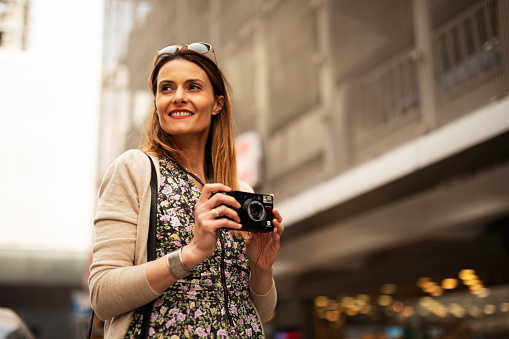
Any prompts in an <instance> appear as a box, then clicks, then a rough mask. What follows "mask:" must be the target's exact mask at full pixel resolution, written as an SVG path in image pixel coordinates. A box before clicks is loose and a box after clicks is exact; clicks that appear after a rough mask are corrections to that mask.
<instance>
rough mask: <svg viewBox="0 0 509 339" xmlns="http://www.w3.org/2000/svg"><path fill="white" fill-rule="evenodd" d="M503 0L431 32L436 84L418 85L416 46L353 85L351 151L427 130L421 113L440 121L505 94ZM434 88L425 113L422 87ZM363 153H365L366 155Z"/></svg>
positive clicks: (378, 147) (371, 149)
mask: <svg viewBox="0 0 509 339" xmlns="http://www.w3.org/2000/svg"><path fill="white" fill-rule="evenodd" d="M499 1H507V0H483V1H478V2H476V3H475V4H473V5H472V6H470V7H468V8H467V9H465V10H464V11H462V12H461V13H459V14H458V15H456V16H454V17H452V18H451V19H449V20H448V21H447V22H446V23H445V24H443V25H442V26H440V27H437V28H436V29H434V31H433V32H432V34H431V46H432V51H430V52H432V53H431V56H432V64H433V70H434V73H433V76H434V83H433V88H424V89H423V88H419V86H418V83H419V82H418V72H417V70H418V67H423V65H422V64H420V63H419V61H418V60H419V55H417V54H418V53H416V52H415V51H416V50H414V49H413V48H414V47H413V46H410V47H409V48H408V49H407V50H405V51H403V52H401V53H399V54H398V55H395V56H393V57H392V58H390V59H389V60H386V61H385V62H383V63H379V64H378V65H377V66H376V67H375V68H373V69H371V71H369V72H368V73H367V74H365V75H363V76H361V77H360V78H359V79H358V82H357V85H355V86H353V95H352V107H351V109H352V111H354V112H355V114H354V116H353V118H352V122H353V124H352V131H353V137H354V138H353V142H354V144H353V148H354V149H353V152H354V154H355V157H356V158H357V160H358V161H359V160H360V161H362V159H365V158H366V157H368V158H369V157H371V156H373V155H376V154H381V153H383V152H386V151H388V150H389V149H390V148H393V147H396V146H397V145H399V144H402V143H404V142H406V141H408V140H410V139H412V138H415V137H416V136H417V134H418V133H422V132H423V131H425V130H429V128H430V127H429V126H424V125H423V116H424V115H425V114H433V115H434V116H435V117H436V121H437V125H436V126H432V127H431V128H436V127H438V126H440V125H443V124H445V123H448V122H450V121H452V120H454V119H457V118H458V117H460V116H462V115H465V114H468V113H469V112H471V111H472V110H475V109H477V108H479V107H482V106H483V105H486V104H488V103H489V102H490V101H492V100H493V98H495V99H496V98H500V97H503V96H506V95H507V91H508V87H509V81H508V80H507V74H508V72H509V70H507V69H505V67H506V66H505V65H506V64H505V58H507V56H505V55H504V54H503V50H504V49H503V48H502V47H503V44H507V43H509V41H502V40H501V39H502V38H504V37H503V36H501V35H500V32H499V30H500V28H499V24H500V22H499V21H500V20H502V19H501V16H503V15H504V14H501V13H500V12H499V8H498V5H499ZM422 90H430V91H431V90H432V91H434V93H435V94H434V97H435V101H436V102H435V103H434V105H435V106H434V107H436V111H434V112H422V109H421V98H422V97H423V94H422V93H420V92H419V91H422ZM363 153H365V154H363Z"/></svg>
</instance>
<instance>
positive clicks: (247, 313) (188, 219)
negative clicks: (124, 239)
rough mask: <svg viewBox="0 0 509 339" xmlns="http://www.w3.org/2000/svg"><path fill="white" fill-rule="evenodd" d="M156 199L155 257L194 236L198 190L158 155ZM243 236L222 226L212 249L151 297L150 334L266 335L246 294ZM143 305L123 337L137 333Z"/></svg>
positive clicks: (191, 181) (184, 336) (183, 173)
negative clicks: (213, 250) (212, 251)
mask: <svg viewBox="0 0 509 339" xmlns="http://www.w3.org/2000/svg"><path fill="white" fill-rule="evenodd" d="M159 162H160V172H161V183H160V188H159V193H158V201H157V220H158V222H157V230H156V247H157V257H162V256H164V255H166V254H167V253H169V252H172V251H175V250H177V249H178V248H180V247H182V246H185V245H187V244H189V243H190V242H191V239H192V238H193V228H194V206H195V204H196V202H197V201H198V198H199V197H200V190H199V189H198V188H197V187H196V185H195V183H194V181H193V180H192V179H191V178H190V177H189V175H188V173H187V172H185V171H184V170H182V169H181V168H180V167H179V166H177V165H176V164H174V163H173V162H171V161H169V160H164V159H160V161H159ZM245 246H246V245H245V240H244V239H243V238H241V237H239V236H234V235H232V233H231V232H229V231H227V230H220V237H219V240H218V242H217V245H216V250H215V252H214V254H213V255H212V256H211V257H209V258H208V259H206V260H204V261H203V262H202V263H200V264H199V265H197V266H196V267H195V268H194V269H193V271H192V274H191V275H189V276H187V277H185V278H183V279H180V280H178V281H177V282H176V283H175V284H173V285H172V286H170V288H168V290H166V291H165V292H164V293H163V294H162V295H161V296H160V297H159V298H157V299H156V300H154V303H153V310H152V316H151V319H150V327H149V338H171V339H173V338H264V335H263V329H262V324H261V322H260V319H259V317H258V314H257V312H256V309H255V308H254V305H253V303H252V302H251V299H250V297H249V265H248V260H247V258H246V256H245V250H246V247H245ZM142 318H143V314H142V308H139V309H138V310H137V311H136V312H135V314H134V317H133V320H132V322H131V325H130V326H129V329H128V331H127V333H126V337H125V338H140V329H141V323H142Z"/></svg>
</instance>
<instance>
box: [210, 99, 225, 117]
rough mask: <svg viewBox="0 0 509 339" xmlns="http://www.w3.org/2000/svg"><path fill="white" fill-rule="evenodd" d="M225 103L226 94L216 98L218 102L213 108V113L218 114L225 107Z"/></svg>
mask: <svg viewBox="0 0 509 339" xmlns="http://www.w3.org/2000/svg"><path fill="white" fill-rule="evenodd" d="M223 105H224V96H222V95H220V96H218V97H217V98H216V103H215V104H214V109H213V110H212V115H217V114H219V112H221V110H222V109H223Z"/></svg>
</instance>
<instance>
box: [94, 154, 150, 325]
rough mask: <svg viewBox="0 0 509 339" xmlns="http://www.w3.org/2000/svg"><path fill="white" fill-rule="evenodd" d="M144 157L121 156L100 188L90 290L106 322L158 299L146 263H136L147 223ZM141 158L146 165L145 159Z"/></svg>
mask: <svg viewBox="0 0 509 339" xmlns="http://www.w3.org/2000/svg"><path fill="white" fill-rule="evenodd" d="M136 152H138V154H136ZM140 154H141V155H143V153H141V152H139V151H128V152H126V153H124V154H123V155H121V156H120V157H119V158H118V159H117V160H116V161H115V162H114V163H113V164H112V165H111V166H110V168H109V169H108V171H107V173H106V174H105V176H104V179H103V182H102V184H101V187H100V189H99V201H98V206H97V213H96V217H95V220H94V246H93V249H92V252H93V262H92V265H91V267H90V278H89V288H90V300H91V304H92V307H93V308H94V311H95V312H96V314H97V316H98V317H99V318H101V319H103V320H107V319H111V318H112V317H115V316H118V315H120V314H123V313H126V312H128V311H131V310H133V309H136V308H138V307H140V306H142V305H144V304H146V303H148V302H150V301H152V300H153V299H155V298H157V297H158V296H159V294H158V293H157V292H156V291H154V290H153V289H152V287H151V286H150V284H149V283H148V280H147V278H146V269H147V264H146V263H142V264H139V265H137V263H140V257H142V256H143V253H138V252H140V250H139V248H140V245H139V244H138V246H137V239H138V238H139V235H137V231H139V230H138V228H139V223H140V222H143V220H142V218H140V204H141V203H140V200H141V199H142V197H143V195H144V194H147V193H146V189H144V187H145V186H146V185H148V183H146V181H147V178H146V174H145V173H142V172H144V171H142V166H141V165H140V163H141V159H140ZM143 157H145V161H146V162H147V164H148V161H147V160H146V156H145V155H143ZM149 180H150V174H149V175H148V181H149ZM148 194H149V196H150V193H148ZM146 222H148V221H146ZM145 238H146V237H145ZM141 260H142V259H141ZM144 262H146V250H145V260H144Z"/></svg>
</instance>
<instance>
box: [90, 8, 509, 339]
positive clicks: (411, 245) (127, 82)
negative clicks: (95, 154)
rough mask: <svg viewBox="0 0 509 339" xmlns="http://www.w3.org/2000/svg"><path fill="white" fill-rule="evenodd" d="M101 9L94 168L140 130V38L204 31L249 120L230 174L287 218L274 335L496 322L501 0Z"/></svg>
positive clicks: (503, 238)
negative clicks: (242, 158)
mask: <svg viewBox="0 0 509 339" xmlns="http://www.w3.org/2000/svg"><path fill="white" fill-rule="evenodd" d="M105 13H106V14H105V15H106V16H105V40H104V68H103V70H104V72H103V90H102V113H101V118H100V119H101V125H100V129H101V131H100V141H99V143H100V154H99V163H98V174H99V176H98V184H99V182H100V180H101V177H102V175H103V174H104V172H105V170H106V168H107V166H108V165H109V164H110V163H111V162H112V161H113V160H114V158H115V157H116V156H118V155H119V154H120V153H121V152H122V151H124V150H125V149H128V148H136V147H138V145H139V143H140V127H141V125H142V123H143V120H144V118H145V116H146V114H147V113H148V111H149V109H150V107H151V105H152V97H151V94H150V93H149V92H148V90H147V88H148V87H147V78H148V76H149V71H150V65H151V61H152V59H153V57H154V56H155V52H156V51H157V50H159V49H160V48H162V47H164V46H166V45H169V44H176V43H191V42H197V41H207V42H209V43H211V44H212V45H213V46H214V48H215V51H216V55H217V60H218V63H219V65H220V66H221V67H222V69H223V70H224V71H225V73H226V75H227V77H228V79H229V82H230V84H231V86H232V88H233V100H234V102H233V107H234V116H235V120H236V125H237V128H236V133H237V135H238V136H239V138H240V137H241V136H243V135H246V134H245V133H250V134H247V135H250V136H253V135H254V136H255V138H251V139H249V138H248V141H247V142H246V145H247V146H246V147H247V149H248V151H245V150H244V151H242V154H243V155H244V154H247V155H249V154H253V153H258V155H259V160H258V162H255V164H254V165H252V166H255V167H256V169H257V171H256V175H253V174H252V173H246V174H245V175H246V177H245V179H246V180H249V181H251V183H252V184H253V185H254V186H255V189H256V190H257V191H259V192H265V193H274V194H275V196H276V205H277V207H279V209H280V210H281V211H282V213H283V215H284V217H285V226H286V230H285V233H284V236H283V240H282V247H281V251H280V254H279V258H278V261H277V263H276V266H275V268H274V275H275V279H276V282H277V285H278V291H279V303H278V308H277V310H276V313H275V315H274V318H273V319H272V321H271V322H269V323H268V324H267V325H266V329H267V332H268V333H269V334H270V335H271V336H273V337H274V338H285V337H290V336H291V335H298V334H299V333H300V334H301V335H302V337H303V338H368V336H371V337H370V338H375V337H382V335H385V336H386V337H387V338H399V337H405V338H445V336H446V335H448V336H449V337H451V338H452V337H455V338H474V336H476V335H484V336H486V337H488V336H489V337H490V338H502V337H507V336H509V325H508V324H509V313H508V312H509V270H508V268H509V261H508V255H509V252H508V251H509V234H508V231H509V228H508V227H509V221H508V220H509V219H508V218H509V162H508V160H509V98H508V96H507V94H508V91H509V2H508V1H506V0H376V1H375V0H173V1H170V0H152V1H150V0H145V1H144V0H130V1H129V0H106V1H105ZM239 140H240V139H239ZM243 140H244V139H243ZM249 140H251V141H249ZM257 140H261V146H260V145H258V146H257V142H256V141H257ZM253 150H256V151H257V152H253ZM465 269H469V270H470V271H465ZM462 270H463V271H462ZM447 279H450V280H447ZM292 333H293V334H292ZM295 333H297V334H295Z"/></svg>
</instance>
